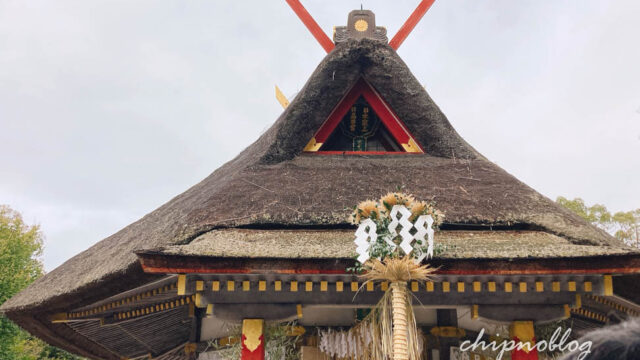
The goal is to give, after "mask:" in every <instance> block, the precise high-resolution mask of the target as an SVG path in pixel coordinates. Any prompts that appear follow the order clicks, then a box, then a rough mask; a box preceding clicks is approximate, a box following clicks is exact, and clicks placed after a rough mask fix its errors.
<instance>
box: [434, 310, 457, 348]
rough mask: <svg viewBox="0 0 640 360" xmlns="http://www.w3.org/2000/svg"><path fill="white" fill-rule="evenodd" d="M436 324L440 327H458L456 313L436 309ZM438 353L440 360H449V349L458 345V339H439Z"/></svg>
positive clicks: (455, 311) (454, 311)
mask: <svg viewBox="0 0 640 360" xmlns="http://www.w3.org/2000/svg"><path fill="white" fill-rule="evenodd" d="M436 316H437V324H438V326H439V327H441V326H452V327H458V311H457V310H456V309H438V310H436ZM438 343H439V346H438V351H439V352H440V360H450V359H451V347H456V346H459V345H460V339H458V338H455V337H443V336H441V337H439V338H438Z"/></svg>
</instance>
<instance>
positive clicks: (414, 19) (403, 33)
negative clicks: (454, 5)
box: [389, 0, 436, 50]
mask: <svg viewBox="0 0 640 360" xmlns="http://www.w3.org/2000/svg"><path fill="white" fill-rule="evenodd" d="M435 1H436V0H422V1H421V2H420V4H419V5H418V7H417V8H416V9H415V10H414V11H413V13H412V14H411V16H409V18H408V19H407V21H405V23H404V24H403V25H402V27H401V28H400V30H398V32H397V33H396V34H395V35H394V36H393V39H391V41H389V46H391V47H392V48H393V49H394V50H398V48H399V47H400V45H402V43H403V42H404V40H405V39H406V38H407V36H409V34H410V33H411V31H412V30H413V28H415V27H416V25H417V24H418V22H420V19H422V17H423V16H424V14H426V13H427V11H428V10H429V8H430V7H431V5H433V3H434V2H435Z"/></svg>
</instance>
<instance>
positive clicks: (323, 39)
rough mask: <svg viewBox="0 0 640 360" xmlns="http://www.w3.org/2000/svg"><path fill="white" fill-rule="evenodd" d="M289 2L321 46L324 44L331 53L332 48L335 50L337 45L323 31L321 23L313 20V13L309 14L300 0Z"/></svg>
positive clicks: (289, 0) (288, 0) (290, 0)
mask: <svg viewBox="0 0 640 360" xmlns="http://www.w3.org/2000/svg"><path fill="white" fill-rule="evenodd" d="M287 4H289V6H291V9H292V10H293V11H294V12H295V13H296V15H298V17H299V18H300V20H302V22H303V23H304V25H305V26H306V27H307V29H309V31H310V32H311V35H313V37H315V38H316V40H318V42H319V43H320V46H322V47H323V48H324V50H325V51H326V52H327V53H330V52H331V50H333V48H334V47H335V45H334V44H333V41H331V39H329V37H328V36H327V34H325V33H324V31H322V29H321V28H320V25H318V23H317V22H316V21H315V20H313V17H311V14H309V12H308V11H307V9H305V8H304V6H302V4H301V3H300V0H287Z"/></svg>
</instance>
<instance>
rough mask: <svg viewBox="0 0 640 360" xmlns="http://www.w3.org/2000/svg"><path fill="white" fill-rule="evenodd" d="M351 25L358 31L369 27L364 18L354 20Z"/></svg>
mask: <svg viewBox="0 0 640 360" xmlns="http://www.w3.org/2000/svg"><path fill="white" fill-rule="evenodd" d="M353 27H354V28H355V29H356V30H358V31H360V32H364V31H367V29H368V28H369V23H367V22H366V21H365V20H362V19H360V20H358V21H356V23H355V24H354V26H353Z"/></svg>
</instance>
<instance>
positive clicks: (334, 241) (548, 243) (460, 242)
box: [138, 229, 640, 260]
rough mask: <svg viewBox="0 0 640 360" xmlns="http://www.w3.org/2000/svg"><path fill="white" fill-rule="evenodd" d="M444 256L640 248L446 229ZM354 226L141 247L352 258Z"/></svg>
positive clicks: (440, 237) (586, 253) (170, 252)
mask: <svg viewBox="0 0 640 360" xmlns="http://www.w3.org/2000/svg"><path fill="white" fill-rule="evenodd" d="M436 237H437V244H438V249H439V253H438V258H442V259H518V258H526V259H530V260H536V259H553V258H567V257H572V258H577V257H592V256H602V255H611V256H613V255H631V254H640V250H638V249H633V248H630V247H627V246H594V245H586V244H576V243H574V242H572V241H570V240H567V239H565V238H563V237H560V236H557V235H554V234H550V233H548V232H544V231H531V230H523V231H518V230H499V231H487V230H473V231H465V230H444V231H439V232H437V234H436ZM353 239H354V236H353V230H350V229H349V230H347V229H344V230H260V229H219V230H213V231H210V232H208V233H206V234H203V235H200V236H198V237H197V238H196V239H195V240H193V241H192V242H190V243H189V244H184V245H169V246H164V247H160V248H157V249H148V250H144V251H140V252H138V253H145V254H154V255H156V254H157V255H164V256H197V257H216V258H274V259H283V258H298V259H310V260H311V259H327V258H332V259H333V258H335V259H352V258H354V256H355V255H356V252H355V247H354V244H353Z"/></svg>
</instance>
